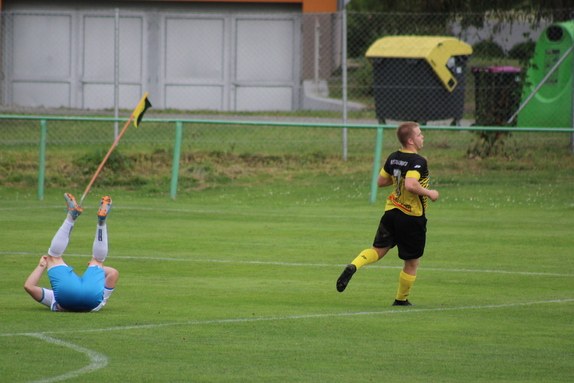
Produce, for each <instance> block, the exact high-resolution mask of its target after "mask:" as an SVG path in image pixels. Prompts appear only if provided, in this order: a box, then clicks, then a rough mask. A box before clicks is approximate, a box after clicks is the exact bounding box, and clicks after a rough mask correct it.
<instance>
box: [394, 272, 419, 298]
mask: <svg viewBox="0 0 574 383" xmlns="http://www.w3.org/2000/svg"><path fill="white" fill-rule="evenodd" d="M416 278H417V276H416V275H409V274H407V273H405V272H404V271H402V270H401V275H400V276H399V290H398V291H397V298H396V299H397V300H398V301H406V300H407V297H408V296H409V294H410V292H411V287H413V284H414V283H415V279H416Z"/></svg>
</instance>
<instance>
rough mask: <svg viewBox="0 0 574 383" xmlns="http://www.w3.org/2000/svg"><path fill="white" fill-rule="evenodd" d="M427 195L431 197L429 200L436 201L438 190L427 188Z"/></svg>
mask: <svg viewBox="0 0 574 383" xmlns="http://www.w3.org/2000/svg"><path fill="white" fill-rule="evenodd" d="M428 197H429V198H430V199H431V201H433V202H436V200H437V199H438V192H437V191H436V190H429V191H428Z"/></svg>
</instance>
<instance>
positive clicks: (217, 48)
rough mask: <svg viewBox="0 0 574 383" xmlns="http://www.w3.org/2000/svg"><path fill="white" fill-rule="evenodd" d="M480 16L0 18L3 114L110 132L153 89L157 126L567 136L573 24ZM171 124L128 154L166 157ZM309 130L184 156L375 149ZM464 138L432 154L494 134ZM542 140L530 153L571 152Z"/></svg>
mask: <svg viewBox="0 0 574 383" xmlns="http://www.w3.org/2000/svg"><path fill="white" fill-rule="evenodd" d="M478 16H480V18H481V19H482V15H469V14H466V15H458V16H457V17H450V16H448V15H443V14H365V13H346V12H340V13H337V14H300V13H298V14H293V13H281V12H273V13H271V14H246V13H241V12H238V13H237V14H218V13H214V12H211V13H204V14H186V13H185V12H181V13H175V12H173V11H170V10H166V11H161V10H160V11H157V10H156V11H155V12H147V11H146V9H141V10H138V11H134V10H130V11H127V10H123V9H110V10H99V11H97V12H96V11H81V10H69V11H67V10H59V11H32V10H27V11H13V12H3V13H2V16H1V17H2V25H1V27H2V29H1V34H2V48H3V50H2V63H3V74H4V76H3V77H2V80H1V89H2V92H1V96H2V98H1V102H0V104H1V105H0V108H1V110H0V112H1V113H2V114H4V115H59V116H60V115H68V116H82V115H86V116H99V117H102V116H104V117H105V116H107V117H113V118H118V117H121V116H125V115H126V114H127V113H129V111H130V109H131V108H132V107H133V105H134V104H135V103H136V102H137V100H139V98H140V97H141V94H143V93H144V92H146V91H150V101H151V102H152V104H153V105H154V107H153V108H152V109H150V110H149V111H148V114H147V115H146V116H147V117H151V118H153V117H156V118H158V117H160V118H168V119H169V118H172V119H195V120H201V119H205V120H209V119H212V120H233V121H238V120H257V121H288V122H295V123H301V124H306V123H307V124H317V123H319V124H367V125H372V124H388V125H391V126H392V125H396V123H397V122H398V121H401V120H416V121H418V122H420V123H422V124H427V125H428V126H449V125H454V126H461V127H466V126H487V127H488V126H491V127H492V126H517V127H541V128H545V127H559V128H570V127H572V78H573V77H572V72H573V70H572V67H573V62H572V55H573V54H572V45H573V35H574V26H573V24H572V22H564V23H556V22H554V20H553V16H552V14H551V13H549V14H548V15H547V16H544V15H543V16H542V17H540V16H539V17H537V18H536V19H535V18H534V17H532V16H531V15H527V14H523V15H520V14H516V13H507V14H504V13H493V14H490V15H487V16H486V18H485V19H484V20H483V23H482V26H481V27H476V26H472V24H469V23H467V20H469V19H473V18H474V19H476V18H477V17H478ZM31 26H33V27H31ZM75 32H79V33H75ZM407 36H410V37H409V38H407ZM413 36H416V37H414V38H412V37H413ZM171 126H172V125H170V124H167V123H165V122H157V123H150V124H145V125H144V126H143V127H142V128H141V129H139V130H137V131H136V130H135V129H134V130H132V131H130V133H129V134H128V135H127V136H126V137H125V138H124V139H123V141H122V142H124V143H126V144H128V143H132V144H134V145H150V146H158V145H163V144H165V145H171V143H172V142H173V130H172V129H171V128H170V127H171ZM303 130H304V129H301V128H293V127H290V128H286V127H275V126H250V127H245V126H239V125H237V124H227V125H218V126H213V125H210V124H199V123H196V124H194V125H193V126H192V127H191V126H190V127H189V128H187V125H186V129H184V136H183V142H184V144H185V145H187V147H189V148H190V149H193V148H198V149H201V148H211V149H212V148H219V150H236V151H250V152H253V151H265V152H277V151H282V152H286V151H291V150H298V151H300V150H304V151H305V150H306V151H310V152H312V151H319V150H320V151H326V152H332V151H335V152H341V151H342V152H343V155H344V156H345V157H346V156H347V155H353V154H354V153H360V152H365V151H366V150H367V151H369V152H370V151H371V150H372V145H373V142H374V135H373V131H372V130H369V129H365V130H361V129H353V130H347V129H344V128H343V129H337V130H334V129H328V128H325V129H317V128H315V129H307V130H304V133H303ZM461 131H463V132H466V133H460V134H457V133H456V132H450V131H449V133H448V134H446V135H444V134H443V135H440V137H438V136H437V138H436V140H437V141H439V142H440V144H441V145H448V146H450V147H453V148H460V149H461V150H466V149H467V148H469V147H472V145H476V144H477V140H478V141H480V140H482V141H483V143H484V142H486V143H488V142H490V141H492V140H496V139H497V137H498V136H500V135H499V134H497V133H490V131H478V132H477V133H473V132H474V131H471V132H470V133H469V132H468V131H466V130H464V129H462V130H461ZM38 132H39V130H38V123H37V122H35V121H28V120H25V119H2V120H0V147H4V148H8V147H14V148H16V147H21V146H26V145H37V143H38V140H39V135H38V134H39V133H38ZM115 134H117V120H113V119H111V120H109V121H103V120H98V121H94V120H89V119H88V120H86V121H60V122H58V124H57V125H54V126H53V124H52V123H49V128H48V137H47V144H48V145H59V144H64V145H69V144H78V143H94V144H97V143H109V142H111V141H113V139H114V135H115ZM536 135H537V139H536V141H537V144H538V143H544V142H547V143H548V145H554V144H556V142H560V144H561V145H565V144H567V143H565V141H570V139H571V137H569V135H568V134H560V136H557V135H556V133H554V132H550V131H549V132H548V133H547V134H545V133H543V132H542V133H536ZM430 140H431V142H432V140H434V139H433V138H432V137H431V138H430Z"/></svg>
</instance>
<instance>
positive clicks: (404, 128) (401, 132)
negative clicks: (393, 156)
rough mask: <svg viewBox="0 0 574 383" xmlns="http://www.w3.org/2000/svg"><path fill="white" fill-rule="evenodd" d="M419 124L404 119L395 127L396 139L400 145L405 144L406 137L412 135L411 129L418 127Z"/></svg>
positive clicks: (406, 142) (406, 141)
mask: <svg viewBox="0 0 574 383" xmlns="http://www.w3.org/2000/svg"><path fill="white" fill-rule="evenodd" d="M418 127H419V124H418V123H416V122H413V121H406V122H403V123H402V124H400V125H399V127H398V128H397V139H398V140H399V142H400V143H401V145H402V146H407V144H408V139H409V138H412V137H413V131H414V130H415V128H418Z"/></svg>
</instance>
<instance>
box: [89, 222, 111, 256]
mask: <svg viewBox="0 0 574 383" xmlns="http://www.w3.org/2000/svg"><path fill="white" fill-rule="evenodd" d="M107 256H108V227H107V226H106V224H103V225H102V226H100V225H98V227H97V228H96V238H94V246H93V248H92V257H94V258H95V259H97V260H98V261H100V262H104V261H105V260H106V257H107Z"/></svg>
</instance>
